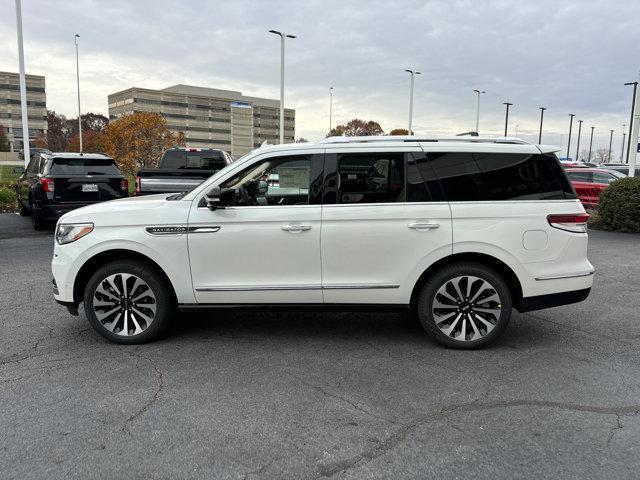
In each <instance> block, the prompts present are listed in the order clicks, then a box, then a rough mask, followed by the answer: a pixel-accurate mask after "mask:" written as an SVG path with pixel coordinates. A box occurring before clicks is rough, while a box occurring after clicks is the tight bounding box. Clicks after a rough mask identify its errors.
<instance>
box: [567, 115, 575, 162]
mask: <svg viewBox="0 0 640 480" xmlns="http://www.w3.org/2000/svg"><path fill="white" fill-rule="evenodd" d="M575 116H576V114H575V113H570V114H569V117H570V118H571V119H570V120H569V138H568V139H567V159H569V149H570V148H571V127H573V117H575Z"/></svg>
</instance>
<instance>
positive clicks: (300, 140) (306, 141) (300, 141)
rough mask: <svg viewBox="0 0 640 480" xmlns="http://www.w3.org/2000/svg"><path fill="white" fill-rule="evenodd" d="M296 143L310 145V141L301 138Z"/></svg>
mask: <svg viewBox="0 0 640 480" xmlns="http://www.w3.org/2000/svg"><path fill="white" fill-rule="evenodd" d="M296 143H309V140H307V139H306V138H304V137H300V138H299V139H297V140H296Z"/></svg>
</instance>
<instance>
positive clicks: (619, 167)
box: [600, 163, 640, 177]
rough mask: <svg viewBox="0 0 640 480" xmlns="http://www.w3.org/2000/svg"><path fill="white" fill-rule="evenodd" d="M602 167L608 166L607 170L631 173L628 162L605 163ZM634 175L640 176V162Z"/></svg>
mask: <svg viewBox="0 0 640 480" xmlns="http://www.w3.org/2000/svg"><path fill="white" fill-rule="evenodd" d="M600 167H601V168H606V169H607V170H615V171H616V172H620V173H624V174H625V175H628V174H629V164H627V163H603V164H602V165H601V166H600ZM634 175H635V176H636V177H640V164H637V165H636V168H635V169H634Z"/></svg>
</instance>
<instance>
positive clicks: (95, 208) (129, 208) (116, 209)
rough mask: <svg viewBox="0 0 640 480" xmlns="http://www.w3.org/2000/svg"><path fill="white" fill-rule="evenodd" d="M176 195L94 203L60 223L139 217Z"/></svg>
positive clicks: (74, 211) (164, 194)
mask: <svg viewBox="0 0 640 480" xmlns="http://www.w3.org/2000/svg"><path fill="white" fill-rule="evenodd" d="M172 195H175V193H160V194H157V195H144V196H140V197H127V198H120V199H117V200H110V201H108V202H100V203H94V204H93V205H88V206H86V207H81V208H78V209H76V210H72V211H70V212H68V213H65V214H64V215H63V216H62V217H60V220H59V223H71V222H94V223H95V221H96V219H97V218H100V217H102V216H107V217H112V216H113V215H124V216H125V217H138V219H139V218H140V217H139V216H140V215H144V212H145V211H147V212H148V211H149V210H152V209H155V208H157V207H159V206H161V205H163V204H165V203H166V202H167V197H170V196H172Z"/></svg>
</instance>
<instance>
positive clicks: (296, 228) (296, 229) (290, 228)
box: [282, 224, 311, 233]
mask: <svg viewBox="0 0 640 480" xmlns="http://www.w3.org/2000/svg"><path fill="white" fill-rule="evenodd" d="M282 230H284V231H285V232H291V233H300V232H305V231H307V230H311V225H291V224H289V225H282Z"/></svg>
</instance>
